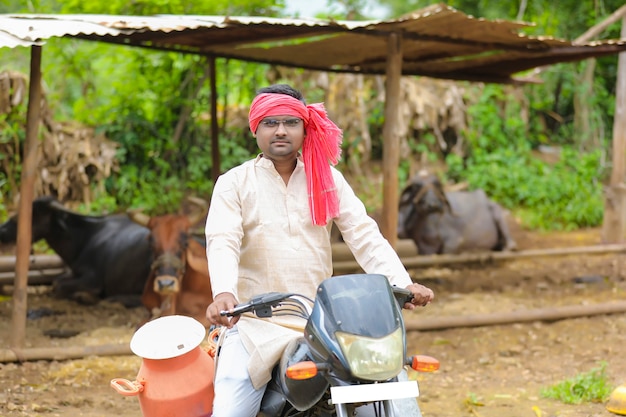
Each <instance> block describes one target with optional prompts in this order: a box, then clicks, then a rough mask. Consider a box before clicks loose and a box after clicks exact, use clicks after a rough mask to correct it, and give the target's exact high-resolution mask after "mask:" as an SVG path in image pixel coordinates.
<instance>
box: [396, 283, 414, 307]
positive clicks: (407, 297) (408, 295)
mask: <svg viewBox="0 0 626 417" xmlns="http://www.w3.org/2000/svg"><path fill="white" fill-rule="evenodd" d="M391 288H392V289H393V295H394V296H395V297H396V300H398V303H400V308H402V306H404V304H405V303H410V302H411V301H412V300H413V293H412V292H411V291H409V290H407V289H406V288H400V287H396V286H395V285H394V286H393V287H391Z"/></svg>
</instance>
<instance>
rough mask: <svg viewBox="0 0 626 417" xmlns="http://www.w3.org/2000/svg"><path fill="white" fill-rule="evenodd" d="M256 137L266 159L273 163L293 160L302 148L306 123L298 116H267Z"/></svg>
mask: <svg viewBox="0 0 626 417" xmlns="http://www.w3.org/2000/svg"><path fill="white" fill-rule="evenodd" d="M255 136H256V142H257V144H258V145H259V149H261V151H262V152H263V155H264V156H265V157H266V158H268V159H271V160H273V161H284V160H289V159H293V158H295V157H296V155H297V154H298V151H299V150H300V148H302V142H303V141H304V136H305V132H304V121H303V120H302V119H300V118H299V117H296V116H287V115H276V116H267V117H265V118H263V120H261V123H259V126H258V127H257V130H256V134H255Z"/></svg>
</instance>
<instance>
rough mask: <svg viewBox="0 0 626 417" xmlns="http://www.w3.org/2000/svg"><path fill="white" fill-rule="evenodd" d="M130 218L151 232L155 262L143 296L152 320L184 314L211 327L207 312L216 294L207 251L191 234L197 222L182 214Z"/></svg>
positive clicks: (138, 214) (134, 214)
mask: <svg viewBox="0 0 626 417" xmlns="http://www.w3.org/2000/svg"><path fill="white" fill-rule="evenodd" d="M130 216H131V218H132V219H133V220H134V221H136V222H137V223H140V224H143V225H145V226H146V227H147V228H148V229H150V232H151V235H150V240H151V244H152V248H153V251H154V261H153V262H152V266H151V270H150V276H149V277H148V280H147V281H146V285H145V287H144V290H143V294H142V295H141V302H142V304H143V305H144V306H145V307H146V308H147V309H148V311H149V312H150V314H151V318H152V319H154V318H157V317H161V316H168V315H173V314H180V315H185V316H190V317H193V318H195V319H196V320H198V321H199V322H201V323H202V324H204V325H205V326H206V327H209V325H210V324H209V323H208V321H207V320H206V315H205V312H206V308H207V306H208V305H209V304H211V302H213V294H212V291H211V281H210V279H209V268H208V262H207V259H206V251H205V248H204V246H203V245H202V244H200V243H199V242H198V241H197V240H196V239H195V238H194V237H193V236H192V235H191V233H190V228H191V226H192V224H194V223H195V222H194V221H193V220H191V219H190V218H189V217H188V216H186V215H179V214H166V215H162V216H153V217H148V216H145V215H142V214H141V213H131V214H130Z"/></svg>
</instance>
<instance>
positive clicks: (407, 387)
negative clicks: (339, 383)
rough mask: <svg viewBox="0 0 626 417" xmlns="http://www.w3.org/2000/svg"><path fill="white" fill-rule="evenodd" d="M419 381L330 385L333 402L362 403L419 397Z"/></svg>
mask: <svg viewBox="0 0 626 417" xmlns="http://www.w3.org/2000/svg"><path fill="white" fill-rule="evenodd" d="M419 395H420V391H419V388H418V386H417V381H399V382H381V383H378V384H362V385H347V386H343V387H330V397H331V400H332V403H333V404H346V403H361V402H372V401H382V400H396V399H399V398H410V397H418V396H419Z"/></svg>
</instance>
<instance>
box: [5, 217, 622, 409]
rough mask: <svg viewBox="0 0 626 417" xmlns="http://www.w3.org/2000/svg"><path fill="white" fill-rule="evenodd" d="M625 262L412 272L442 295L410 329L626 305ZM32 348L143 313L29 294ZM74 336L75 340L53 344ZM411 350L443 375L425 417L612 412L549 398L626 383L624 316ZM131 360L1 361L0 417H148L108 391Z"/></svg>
mask: <svg viewBox="0 0 626 417" xmlns="http://www.w3.org/2000/svg"><path fill="white" fill-rule="evenodd" d="M513 233H514V236H515V238H516V240H517V241H518V245H519V249H521V250H526V249H541V248H564V247H572V246H592V245H598V244H599V243H600V235H599V233H600V232H599V230H596V229H593V230H585V231H577V232H570V233H551V234H549V235H548V234H540V233H529V232H526V231H523V230H521V229H520V228H516V229H515V230H513ZM624 265H626V255H624V254H621V253H609V254H584V255H581V254H578V255H569V256H543V257H536V258H524V259H518V260H506V261H497V262H490V263H483V264H469V265H468V264H465V265H459V264H457V265H454V266H444V267H438V268H434V267H429V268H421V269H418V270H412V271H411V272H412V274H413V276H414V278H415V279H416V280H418V281H419V282H422V283H424V284H426V285H428V286H430V287H431V288H433V289H434V290H435V293H436V300H435V302H433V303H432V304H431V305H429V306H427V307H425V308H423V309H418V310H416V311H415V312H409V313H407V314H406V320H407V323H419V322H427V321H428V320H431V319H438V318H442V317H458V316H467V315H486V314H496V315H497V314H500V315H502V314H510V313H512V312H516V311H519V312H524V311H529V310H536V309H545V308H548V307H560V306H584V305H596V304H603V303H611V302H617V301H621V300H623V299H624V297H625V296H624V295H625V293H626V282H625V280H624V276H625V274H626V271H624V269H623V267H624ZM11 308H12V307H11V298H10V296H8V295H5V296H0V340H1V341H2V345H0V349H2V348H7V347H8V343H9V342H8V340H9V328H10V323H11ZM28 308H29V312H30V314H29V319H28V321H27V337H26V339H27V347H64V346H65V347H73V346H85V345H101V344H109V343H122V344H124V343H128V342H129V341H130V339H131V337H132V335H133V333H134V331H135V329H136V326H137V323H139V322H140V321H141V320H142V319H143V317H144V312H143V310H142V309H141V308H137V309H124V308H123V307H121V306H120V305H117V304H112V303H106V302H102V303H100V304H99V305H97V306H94V307H84V306H80V305H77V304H74V303H70V302H66V301H59V300H54V299H51V298H50V297H49V296H48V295H47V288H46V287H45V286H40V287H33V288H31V289H30V293H29V298H28ZM68 332H69V333H70V334H71V332H73V333H76V335H75V336H73V337H69V338H59V337H53V336H55V335H58V334H63V333H68ZM408 340H409V352H410V353H422V354H427V355H431V356H435V357H437V358H438V359H439V360H440V361H441V369H440V370H439V371H437V372H435V373H432V374H419V375H415V374H411V377H413V378H416V379H418V381H419V384H420V391H421V395H420V397H419V402H420V406H421V408H422V412H423V415H424V416H425V417H455V416H475V417H553V416H554V417H556V416H567V417H595V416H611V415H613V414H611V413H610V412H608V411H607V410H606V408H605V404H603V403H595V404H582V405H566V404H563V403H561V402H558V401H555V400H550V399H545V398H542V396H541V390H542V388H546V387H549V386H552V385H554V384H556V383H558V382H561V381H563V380H565V379H568V378H571V377H573V376H575V375H577V374H580V373H582V372H588V371H590V370H592V369H593V368H596V367H597V366H599V364H600V363H606V364H607V365H606V372H607V374H608V376H609V378H610V380H611V383H612V384H613V385H614V386H617V385H620V384H623V383H626V360H624V359H623V358H624V353H625V352H626V314H624V313H615V314H608V315H606V314H605V315H593V316H584V317H578V318H570V319H560V320H552V321H526V322H519V323H511V324H499V325H481V326H479V325H472V326H465V327H452V328H447V329H438V330H422V331H411V332H409V334H408ZM140 365H141V359H140V358H138V357H136V356H133V355H127V356H101V357H87V358H84V359H78V360H61V361H32V362H23V363H14V362H6V363H0V416H2V417H13V416H45V417H48V416H50V417H51V416H60V417H70V416H71V417H78V416H87V417H101V416H102V417H110V416H122V415H123V416H125V417H140V416H142V414H141V410H140V408H139V402H138V398H137V397H124V396H122V395H120V394H118V393H117V392H115V391H114V390H113V389H112V388H111V387H110V381H111V379H112V378H116V377H122V378H127V379H129V380H134V378H135V377H136V375H137V372H138V370H139V366H140Z"/></svg>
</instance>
